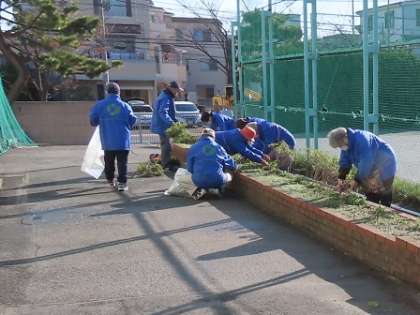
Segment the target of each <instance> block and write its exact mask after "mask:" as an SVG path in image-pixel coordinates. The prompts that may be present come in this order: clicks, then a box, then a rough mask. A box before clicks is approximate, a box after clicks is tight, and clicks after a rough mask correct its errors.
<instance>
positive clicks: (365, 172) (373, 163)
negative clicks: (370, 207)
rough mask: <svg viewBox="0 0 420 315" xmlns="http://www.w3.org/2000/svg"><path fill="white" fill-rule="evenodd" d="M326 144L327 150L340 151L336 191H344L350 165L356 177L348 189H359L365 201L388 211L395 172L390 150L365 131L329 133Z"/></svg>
mask: <svg viewBox="0 0 420 315" xmlns="http://www.w3.org/2000/svg"><path fill="white" fill-rule="evenodd" d="M328 140H329V143H330V146H331V147H333V148H340V150H341V154H340V161H339V164H340V169H339V175H338V178H339V180H338V184H337V189H338V190H339V191H343V190H344V189H345V183H344V180H345V179H346V176H347V174H348V173H349V172H350V170H351V168H352V165H354V166H355V167H356V168H357V174H356V176H355V178H354V180H353V182H352V183H351V188H352V189H356V188H357V187H358V186H359V185H360V186H361V187H362V188H363V190H364V193H365V195H366V197H367V199H368V200H369V201H372V202H375V203H380V204H383V205H384V206H387V207H389V206H390V205H391V202H392V184H393V182H394V177H395V173H396V171H397V160H396V157H395V152H394V150H393V149H392V148H391V146H390V145H389V144H387V143H386V142H385V141H384V140H382V139H381V138H379V137H377V136H376V135H374V134H373V133H371V132H369V131H364V130H357V129H355V130H353V129H350V128H342V127H340V128H337V129H334V130H332V131H330V133H329V134H328Z"/></svg>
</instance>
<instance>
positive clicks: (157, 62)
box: [58, 0, 187, 104]
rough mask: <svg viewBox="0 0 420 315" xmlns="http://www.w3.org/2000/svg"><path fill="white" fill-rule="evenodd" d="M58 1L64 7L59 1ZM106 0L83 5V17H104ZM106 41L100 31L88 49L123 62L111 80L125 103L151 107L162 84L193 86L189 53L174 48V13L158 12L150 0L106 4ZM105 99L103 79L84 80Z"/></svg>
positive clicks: (113, 0) (82, 1) (87, 0)
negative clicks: (189, 83) (132, 100)
mask: <svg viewBox="0 0 420 315" xmlns="http://www.w3.org/2000/svg"><path fill="white" fill-rule="evenodd" d="M58 2H62V0H61V1H58ZM101 3H102V2H101V0H79V6H80V13H81V14H83V15H96V16H99V17H100V16H101V14H102V7H101ZM104 3H106V5H105V6H104V16H105V19H104V20H105V30H106V32H105V36H104V34H103V32H101V28H98V41H97V43H96V44H95V45H91V46H89V47H87V48H86V49H85V50H86V53H88V54H90V55H91V56H94V57H98V58H104V53H106V54H107V57H108V59H109V60H121V61H123V66H122V67H120V68H116V69H112V70H110V71H109V76H110V80H112V81H116V82H118V83H119V84H120V86H121V96H122V97H123V98H124V99H129V98H139V99H142V100H144V101H145V102H146V103H149V104H151V103H152V102H153V99H154V98H155V97H156V95H157V93H158V89H159V88H158V86H159V83H160V82H162V81H171V80H176V81H178V82H179V83H180V84H181V85H183V86H185V85H186V83H187V71H186V64H185V63H184V61H183V56H182V54H183V51H182V50H180V49H178V48H176V47H175V46H174V45H172V42H171V40H173V38H175V30H173V29H172V28H171V19H172V14H170V13H168V12H166V11H165V10H164V9H163V8H159V7H155V6H154V5H153V2H152V1H149V0H108V1H106V2H105V1H104ZM78 79H79V80H84V81H85V82H86V84H88V85H91V86H92V89H94V90H96V91H97V93H96V95H97V97H101V96H102V95H103V80H102V78H95V79H93V80H91V79H89V78H87V77H85V76H78Z"/></svg>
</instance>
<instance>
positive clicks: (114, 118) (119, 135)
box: [90, 82, 137, 191]
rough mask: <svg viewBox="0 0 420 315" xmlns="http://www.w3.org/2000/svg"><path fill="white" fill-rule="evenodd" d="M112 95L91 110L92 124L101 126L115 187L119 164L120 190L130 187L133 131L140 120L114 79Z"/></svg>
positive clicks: (107, 171) (109, 175) (109, 176)
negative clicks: (129, 171)
mask: <svg viewBox="0 0 420 315" xmlns="http://www.w3.org/2000/svg"><path fill="white" fill-rule="evenodd" d="M106 91H107V94H108V96H107V97H106V98H105V99H104V100H102V101H99V102H98V103H96V104H95V106H94V107H93V108H92V109H91V112H90V124H91V125H92V126H94V127H96V126H99V130H100V135H101V143H102V149H103V150H104V153H105V156H104V160H105V177H106V179H107V180H108V183H109V184H110V185H111V186H115V182H114V176H115V174H114V173H115V159H116V160H117V166H118V179H117V180H118V184H117V189H118V191H125V190H127V189H128V187H127V161H128V153H129V152H130V148H131V132H130V130H131V129H132V128H133V126H134V124H135V123H136V119H137V118H136V115H134V113H133V110H132V109H131V107H130V105H128V104H127V103H125V102H123V101H122V100H121V98H120V87H119V86H118V84H117V83H114V82H111V83H109V84H108V85H107V87H106Z"/></svg>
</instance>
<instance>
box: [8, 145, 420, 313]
mask: <svg viewBox="0 0 420 315" xmlns="http://www.w3.org/2000/svg"><path fill="white" fill-rule="evenodd" d="M84 149H85V148H84V147H46V148H45V147H44V148H35V149H21V150H14V151H12V152H10V153H8V154H6V155H5V156H2V157H0V177H1V178H2V180H3V185H2V190H1V191H0V205H1V207H0V239H1V242H0V314H31V315H32V314H299V315H300V314H389V315H391V314H392V315H396V314H404V315H408V314H419V311H418V310H419V308H418V307H419V305H420V304H419V303H420V301H419V299H420V295H419V294H418V292H416V291H414V290H412V289H410V288H408V287H406V286H404V285H402V284H396V283H395V282H391V281H387V280H383V278H379V277H378V276H377V275H375V274H374V273H372V272H371V271H370V270H368V269H367V268H365V267H364V266H361V265H360V264H358V263H357V262H355V261H353V260H351V259H349V258H347V257H344V256H342V255H339V254H337V253H335V252H334V251H332V250H331V249H329V248H328V247H326V246H324V245H322V244H319V243H318V242H316V241H314V240H312V239H310V238H308V237H307V236H305V235H303V234H302V233H300V232H298V231H296V230H294V229H292V228H290V227H289V226H287V225H284V224H282V223H281V222H278V221H275V220H274V219H273V218H271V217H267V216H265V215H263V214H261V213H259V212H258V211H256V210H255V209H253V208H252V207H250V206H248V205H247V204H245V203H244V202H242V201H240V200H236V199H234V198H226V199H223V200H206V201H202V202H194V201H192V200H187V199H182V198H175V197H166V196H163V195H162V193H163V191H164V190H165V188H167V187H168V186H169V184H170V179H168V178H167V177H161V178H151V179H131V180H130V182H129V184H130V190H129V192H128V193H124V194H120V193H117V192H115V191H113V190H112V189H111V188H110V187H108V186H107V185H106V184H104V181H103V180H92V179H90V178H88V177H87V176H86V175H84V174H82V173H80V171H79V168H80V161H81V157H82V156H83V152H84ZM155 151H156V149H153V148H141V149H136V150H135V152H134V153H133V154H132V155H131V156H130V162H131V163H132V164H130V168H131V170H134V168H135V164H136V162H138V161H142V160H145V159H146V158H147V156H148V154H149V153H151V152H155Z"/></svg>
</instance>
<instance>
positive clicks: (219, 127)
mask: <svg viewBox="0 0 420 315" xmlns="http://www.w3.org/2000/svg"><path fill="white" fill-rule="evenodd" d="M201 121H202V122H204V123H210V126H209V127H210V128H211V129H213V130H215V131H224V130H231V129H235V121H234V120H233V118H231V117H229V116H227V115H223V114H221V113H219V112H213V111H212V112H207V111H204V112H203V113H202V114H201Z"/></svg>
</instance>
